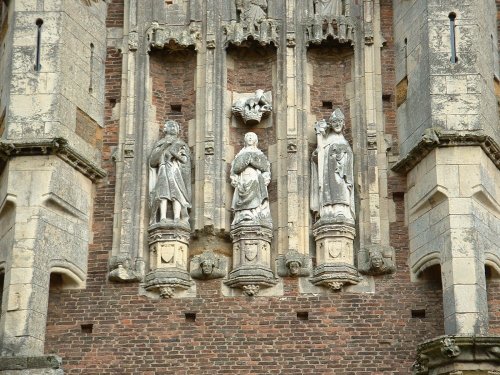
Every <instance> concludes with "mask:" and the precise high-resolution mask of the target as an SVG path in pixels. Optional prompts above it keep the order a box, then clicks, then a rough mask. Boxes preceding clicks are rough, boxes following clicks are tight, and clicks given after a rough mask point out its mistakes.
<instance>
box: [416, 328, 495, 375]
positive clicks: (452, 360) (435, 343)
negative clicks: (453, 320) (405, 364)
mask: <svg viewBox="0 0 500 375" xmlns="http://www.w3.org/2000/svg"><path fill="white" fill-rule="evenodd" d="M499 361H500V336H441V337H437V338H435V339H432V340H429V341H426V342H424V343H422V344H420V345H419V346H418V349H417V359H416V361H415V362H414V364H413V367H412V370H413V374H414V375H428V374H444V373H448V372H449V371H450V370H449V369H451V368H455V369H457V368H458V369H460V370H459V371H463V372H464V373H469V372H470V373H476V372H478V370H481V373H483V372H484V373H489V372H491V371H497V370H498V363H499Z"/></svg>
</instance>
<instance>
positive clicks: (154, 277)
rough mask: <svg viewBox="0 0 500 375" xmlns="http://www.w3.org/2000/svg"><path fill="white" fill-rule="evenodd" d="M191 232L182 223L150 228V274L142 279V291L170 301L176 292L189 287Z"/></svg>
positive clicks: (158, 225)
mask: <svg viewBox="0 0 500 375" xmlns="http://www.w3.org/2000/svg"><path fill="white" fill-rule="evenodd" d="M189 238H190V230H189V229H188V228H187V227H186V225H185V224H175V223H172V224H163V223H161V224H155V225H152V226H151V227H150V228H149V238H148V242H149V254H150V262H149V264H150V269H151V271H150V272H149V273H148V274H147V275H146V277H145V286H144V287H145V289H146V290H148V291H157V292H158V293H159V294H160V297H162V298H170V297H173V295H174V294H175V291H176V289H189V287H190V286H191V284H192V281H191V277H190V275H189V272H188V270H187V264H188V263H187V257H188V245H189Z"/></svg>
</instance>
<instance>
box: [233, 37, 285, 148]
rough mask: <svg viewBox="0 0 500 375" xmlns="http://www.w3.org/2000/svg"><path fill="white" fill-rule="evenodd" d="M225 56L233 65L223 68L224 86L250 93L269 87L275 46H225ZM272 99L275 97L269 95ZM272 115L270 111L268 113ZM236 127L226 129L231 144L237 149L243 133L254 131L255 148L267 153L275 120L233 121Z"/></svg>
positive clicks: (272, 141) (269, 88)
mask: <svg viewBox="0 0 500 375" xmlns="http://www.w3.org/2000/svg"><path fill="white" fill-rule="evenodd" d="M227 58H228V60H230V61H232V63H233V65H234V68H228V69H227V89H228V90H229V91H232V92H235V93H245V92H246V93H253V92H255V90H257V89H262V90H264V91H271V92H272V94H273V95H276V91H274V90H273V68H274V69H276V61H277V56H276V50H275V49H274V48H272V47H267V48H263V47H262V46H260V45H253V44H250V47H240V48H231V47H230V48H228V57H227ZM273 99H275V97H273ZM271 116H273V114H271ZM237 124H238V126H237V127H232V128H231V129H230V139H231V144H232V145H234V148H235V151H236V152H238V151H239V150H240V149H241V148H243V146H244V140H243V139H244V135H245V133H248V132H254V133H255V134H257V136H258V137H259V148H260V149H262V151H263V152H264V153H265V154H266V155H269V154H268V149H269V146H270V145H272V144H275V143H276V121H275V118H274V126H273V127H266V128H263V127H262V126H259V125H257V126H246V125H243V123H242V122H239V121H238V122H237Z"/></svg>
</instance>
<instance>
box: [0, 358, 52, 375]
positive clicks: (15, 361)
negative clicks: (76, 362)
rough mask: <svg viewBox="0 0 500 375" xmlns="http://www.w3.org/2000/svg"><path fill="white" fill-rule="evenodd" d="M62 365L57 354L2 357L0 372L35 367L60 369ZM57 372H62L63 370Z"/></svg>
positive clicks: (32, 368) (25, 369)
mask: <svg viewBox="0 0 500 375" xmlns="http://www.w3.org/2000/svg"><path fill="white" fill-rule="evenodd" d="M61 365H62V359H61V357H59V356H57V355H45V356H36V357H22V356H19V357H0V372H4V371H22V370H24V371H29V370H34V369H37V370H41V369H52V370H60V369H61ZM23 373H24V372H23ZM57 373H62V370H60V372H57Z"/></svg>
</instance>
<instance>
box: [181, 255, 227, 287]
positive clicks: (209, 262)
mask: <svg viewBox="0 0 500 375" xmlns="http://www.w3.org/2000/svg"><path fill="white" fill-rule="evenodd" d="M226 268H227V262H226V260H225V259H224V257H222V256H220V255H216V254H214V253H213V252H211V251H206V252H204V253H203V254H201V255H197V256H195V257H193V259H192V260H191V263H190V267H189V269H190V270H191V277H192V278H193V279H201V280H211V279H218V278H221V277H224V276H226Z"/></svg>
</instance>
